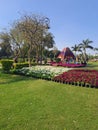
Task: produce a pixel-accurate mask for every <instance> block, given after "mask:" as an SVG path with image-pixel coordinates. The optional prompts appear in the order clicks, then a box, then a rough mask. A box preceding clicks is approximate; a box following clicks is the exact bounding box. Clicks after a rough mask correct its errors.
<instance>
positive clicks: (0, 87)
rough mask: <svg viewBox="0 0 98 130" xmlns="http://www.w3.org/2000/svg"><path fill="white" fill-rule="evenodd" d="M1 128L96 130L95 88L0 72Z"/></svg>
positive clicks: (97, 91) (97, 101)
mask: <svg viewBox="0 0 98 130" xmlns="http://www.w3.org/2000/svg"><path fill="white" fill-rule="evenodd" d="M0 130H98V89H94V88H83V87H75V86H71V85H65V84H59V83H55V82H52V81H45V80H40V79H33V78H28V77H23V76H16V75H8V74H1V73H0Z"/></svg>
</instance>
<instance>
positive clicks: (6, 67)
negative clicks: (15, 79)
mask: <svg viewBox="0 0 98 130" xmlns="http://www.w3.org/2000/svg"><path fill="white" fill-rule="evenodd" d="M1 64H2V69H3V71H5V72H9V71H10V69H11V68H12V66H13V60H9V59H2V60H1Z"/></svg>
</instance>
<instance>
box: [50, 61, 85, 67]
mask: <svg viewBox="0 0 98 130" xmlns="http://www.w3.org/2000/svg"><path fill="white" fill-rule="evenodd" d="M50 65H52V66H62V67H68V68H77V67H85V66H86V65H85V64H74V63H62V62H59V63H56V62H51V63H50Z"/></svg>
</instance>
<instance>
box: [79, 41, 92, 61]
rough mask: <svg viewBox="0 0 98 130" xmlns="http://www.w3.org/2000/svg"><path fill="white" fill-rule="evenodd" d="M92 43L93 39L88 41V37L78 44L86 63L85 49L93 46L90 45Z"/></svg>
mask: <svg viewBox="0 0 98 130" xmlns="http://www.w3.org/2000/svg"><path fill="white" fill-rule="evenodd" d="M91 43H93V41H90V40H89V39H86V40H83V41H82V43H80V44H79V46H80V48H81V49H82V50H83V56H84V63H87V53H86V49H87V48H89V49H93V47H92V46H91V45H90V44H91Z"/></svg>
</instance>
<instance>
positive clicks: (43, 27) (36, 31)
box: [16, 14, 49, 66]
mask: <svg viewBox="0 0 98 130" xmlns="http://www.w3.org/2000/svg"><path fill="white" fill-rule="evenodd" d="M16 25H17V27H18V28H19V30H20V33H22V36H23V38H24V42H25V43H27V44H28V61H29V66H31V52H32V50H33V49H36V57H37V58H39V50H40V45H41V44H42V42H43V37H44V36H45V35H46V32H47V31H48V29H49V19H48V18H47V17H43V16H39V15H34V14H31V15H24V16H23V17H21V19H20V20H18V21H17V22H16Z"/></svg>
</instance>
